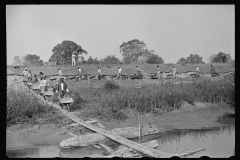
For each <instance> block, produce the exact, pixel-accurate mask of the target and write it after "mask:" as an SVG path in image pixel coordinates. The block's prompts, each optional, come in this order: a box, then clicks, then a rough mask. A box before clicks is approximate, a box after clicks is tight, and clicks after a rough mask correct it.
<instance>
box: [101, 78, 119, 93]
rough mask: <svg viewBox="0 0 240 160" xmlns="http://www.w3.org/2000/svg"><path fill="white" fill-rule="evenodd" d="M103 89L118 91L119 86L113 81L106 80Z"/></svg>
mask: <svg viewBox="0 0 240 160" xmlns="http://www.w3.org/2000/svg"><path fill="white" fill-rule="evenodd" d="M103 88H104V89H105V90H107V91H112V90H118V89H119V88H120V86H119V85H118V84H116V82H114V81H113V80H107V81H106V82H105V84H104V86H103Z"/></svg>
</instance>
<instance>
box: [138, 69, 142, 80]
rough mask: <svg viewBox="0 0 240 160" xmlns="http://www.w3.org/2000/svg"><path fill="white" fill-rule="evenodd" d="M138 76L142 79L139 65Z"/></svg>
mask: <svg viewBox="0 0 240 160" xmlns="http://www.w3.org/2000/svg"><path fill="white" fill-rule="evenodd" d="M137 76H139V78H140V79H142V76H141V70H140V68H139V67H138V66H137Z"/></svg>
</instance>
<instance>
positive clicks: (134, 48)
mask: <svg viewBox="0 0 240 160" xmlns="http://www.w3.org/2000/svg"><path fill="white" fill-rule="evenodd" d="M120 53H121V54H122V56H123V61H124V62H125V63H131V62H137V60H138V58H139V56H145V55H146V54H149V53H151V51H149V50H148V49H147V47H146V44H145V43H144V42H143V41H139V40H138V39H133V40H131V41H128V42H123V44H121V46H120Z"/></svg>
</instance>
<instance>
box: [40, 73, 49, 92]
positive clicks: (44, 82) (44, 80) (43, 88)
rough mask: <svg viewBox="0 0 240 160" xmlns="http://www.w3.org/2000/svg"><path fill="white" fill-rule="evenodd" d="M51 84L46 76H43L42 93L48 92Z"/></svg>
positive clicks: (41, 82)
mask: <svg viewBox="0 0 240 160" xmlns="http://www.w3.org/2000/svg"><path fill="white" fill-rule="evenodd" d="M48 86H49V84H48V82H47V79H46V76H45V75H44V76H43V79H42V80H41V81H40V91H41V93H43V92H46V91H47V87H48Z"/></svg>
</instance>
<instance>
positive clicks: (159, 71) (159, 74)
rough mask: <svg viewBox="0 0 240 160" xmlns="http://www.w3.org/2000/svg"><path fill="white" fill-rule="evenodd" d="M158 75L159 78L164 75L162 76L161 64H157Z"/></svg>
mask: <svg viewBox="0 0 240 160" xmlns="http://www.w3.org/2000/svg"><path fill="white" fill-rule="evenodd" d="M157 77H158V79H161V78H162V76H161V70H160V67H159V65H157Z"/></svg>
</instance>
